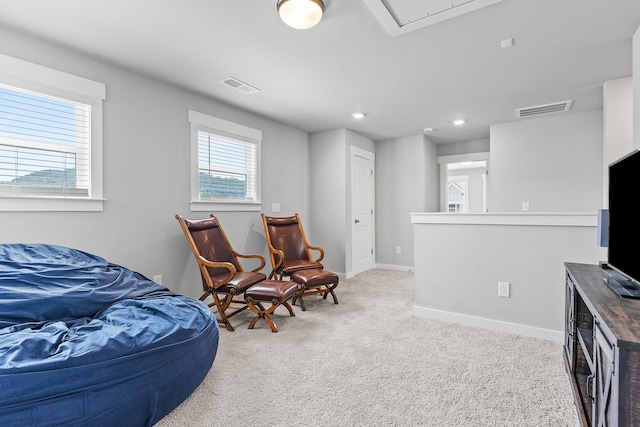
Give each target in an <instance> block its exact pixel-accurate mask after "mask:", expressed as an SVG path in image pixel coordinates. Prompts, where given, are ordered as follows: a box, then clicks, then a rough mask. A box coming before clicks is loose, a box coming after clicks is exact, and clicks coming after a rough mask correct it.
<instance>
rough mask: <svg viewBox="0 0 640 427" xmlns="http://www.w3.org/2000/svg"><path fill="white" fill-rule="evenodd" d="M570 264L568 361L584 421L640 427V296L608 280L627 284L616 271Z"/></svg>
mask: <svg viewBox="0 0 640 427" xmlns="http://www.w3.org/2000/svg"><path fill="white" fill-rule="evenodd" d="M565 267H566V288H565V289H566V300H565V302H566V306H565V336H564V361H565V366H566V368H567V372H568V373H569V378H570V380H571V388H572V391H573V396H574V402H575V404H576V408H577V412H578V418H579V419H580V424H581V425H582V426H583V427H587V426H625V427H627V426H640V403H639V402H640V400H639V396H640V300H638V299H632V298H620V297H619V296H618V295H617V294H616V293H614V292H612V291H611V289H609V288H608V287H607V285H605V284H604V283H603V281H604V282H607V283H609V281H611V280H609V279H613V280H614V281H616V282H617V283H618V284H620V286H622V284H621V283H620V282H619V281H618V279H619V278H618V277H617V276H616V275H617V274H618V273H616V272H612V271H611V270H604V269H602V268H600V267H599V266H598V265H590V264H574V263H566V264H565ZM620 276H621V275H620ZM621 277H622V276H621ZM607 280H609V281H607Z"/></svg>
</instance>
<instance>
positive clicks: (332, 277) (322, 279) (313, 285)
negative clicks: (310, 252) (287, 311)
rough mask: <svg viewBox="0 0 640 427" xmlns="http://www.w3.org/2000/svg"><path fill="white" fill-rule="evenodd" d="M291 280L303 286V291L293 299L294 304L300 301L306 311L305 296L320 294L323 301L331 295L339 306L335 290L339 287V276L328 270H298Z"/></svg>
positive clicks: (301, 306) (292, 274)
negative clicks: (303, 298)
mask: <svg viewBox="0 0 640 427" xmlns="http://www.w3.org/2000/svg"><path fill="white" fill-rule="evenodd" d="M289 277H291V280H292V281H293V282H296V283H298V284H300V285H301V286H302V289H301V291H300V292H299V293H298V295H296V296H295V297H294V298H293V304H294V305H295V303H296V300H298V299H299V300H300V308H302V311H306V310H307V308H306V307H305V305H304V301H303V300H302V296H303V295H311V294H320V295H322V299H327V295H329V294H331V296H332V297H333V302H334V304H338V297H337V296H336V294H335V292H333V290H334V289H335V288H336V286H338V281H339V279H338V275H337V274H336V273H332V272H330V271H327V270H323V269H319V268H314V269H310V270H298V271H295V272H293V273H291V276H289Z"/></svg>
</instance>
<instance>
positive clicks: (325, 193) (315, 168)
mask: <svg viewBox="0 0 640 427" xmlns="http://www.w3.org/2000/svg"><path fill="white" fill-rule="evenodd" d="M345 135H346V129H337V130H331V131H326V132H318V133H314V134H311V135H310V150H311V157H312V158H313V162H312V163H311V164H310V166H309V172H310V181H311V195H310V196H311V201H310V203H311V212H313V215H312V216H311V219H310V221H309V229H310V231H311V235H310V236H307V237H308V240H309V243H310V244H311V245H312V246H319V247H321V248H323V249H324V253H325V257H324V260H323V261H322V263H323V264H324V266H325V268H326V269H327V270H330V271H333V272H335V273H342V274H344V273H345V272H346V271H347V270H346V262H345V260H346V257H347V256H346V242H347V234H348V233H347V229H346V216H345V215H346V209H347V204H346V200H347V199H346V197H347V196H346V188H347V186H346V182H347V181H346V179H347V178H346V176H347V163H346V160H345V146H346V136H345ZM300 173H302V171H300ZM304 220H305V219H304V218H303V224H305V222H304ZM305 229H306V225H305ZM314 256H316V253H315V252H314Z"/></svg>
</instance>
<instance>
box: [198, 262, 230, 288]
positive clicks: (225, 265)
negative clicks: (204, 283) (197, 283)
mask: <svg viewBox="0 0 640 427" xmlns="http://www.w3.org/2000/svg"><path fill="white" fill-rule="evenodd" d="M198 262H199V263H200V271H201V273H202V274H203V275H205V274H206V276H205V277H208V278H209V280H208V282H210V283H211V285H212V286H213V289H214V290H215V289H218V288H219V287H220V286H224V285H226V284H227V283H229V282H230V281H231V279H233V276H234V275H235V274H236V267H235V266H234V265H233V264H231V263H230V262H215V261H209V260H208V259H206V258H205V257H203V256H202V255H198ZM205 267H212V268H226V269H227V270H229V275H228V276H227V277H226V278H225V279H224V280H223V281H221V282H218V283H213V280H211V276H210V275H209V271H207V269H206V268H205Z"/></svg>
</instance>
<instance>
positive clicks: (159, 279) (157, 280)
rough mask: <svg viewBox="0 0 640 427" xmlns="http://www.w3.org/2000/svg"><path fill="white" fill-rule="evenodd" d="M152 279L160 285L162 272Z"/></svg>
mask: <svg viewBox="0 0 640 427" xmlns="http://www.w3.org/2000/svg"><path fill="white" fill-rule="evenodd" d="M153 281H154V282H156V283H157V284H158V285H162V274H158V275H157V276H153Z"/></svg>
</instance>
